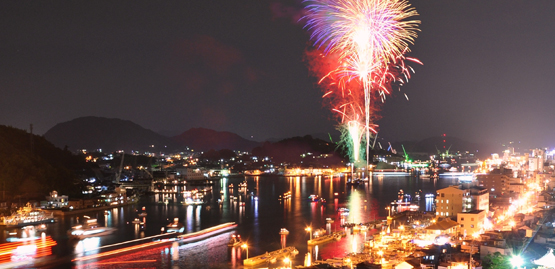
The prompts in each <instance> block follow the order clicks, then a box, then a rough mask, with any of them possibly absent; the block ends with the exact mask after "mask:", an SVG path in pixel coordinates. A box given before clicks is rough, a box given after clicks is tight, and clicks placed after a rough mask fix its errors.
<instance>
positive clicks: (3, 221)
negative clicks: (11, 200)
mask: <svg viewBox="0 0 555 269" xmlns="http://www.w3.org/2000/svg"><path fill="white" fill-rule="evenodd" d="M51 222H55V219H54V214H53V213H47V212H45V211H43V210H41V209H37V208H34V207H33V206H32V205H31V204H30V203H27V204H26V205H25V207H22V208H20V209H19V210H17V212H15V213H13V214H12V215H10V216H5V217H1V218H0V226H5V227H23V226H28V225H35V224H42V223H51Z"/></svg>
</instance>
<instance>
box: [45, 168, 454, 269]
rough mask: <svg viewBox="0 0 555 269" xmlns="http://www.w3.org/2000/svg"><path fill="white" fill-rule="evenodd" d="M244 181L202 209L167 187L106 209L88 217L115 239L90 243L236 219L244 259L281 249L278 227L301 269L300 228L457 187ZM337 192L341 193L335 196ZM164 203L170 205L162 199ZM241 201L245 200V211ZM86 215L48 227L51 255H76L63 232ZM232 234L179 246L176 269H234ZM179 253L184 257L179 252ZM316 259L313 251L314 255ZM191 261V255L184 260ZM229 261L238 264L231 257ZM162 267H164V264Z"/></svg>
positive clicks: (222, 186)
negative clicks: (208, 268) (401, 194)
mask: <svg viewBox="0 0 555 269" xmlns="http://www.w3.org/2000/svg"><path fill="white" fill-rule="evenodd" d="M244 180H245V178H225V179H222V180H219V181H217V182H216V184H214V186H213V190H212V192H211V193H207V194H206V196H205V200H206V201H207V204H205V205H203V206H185V205H183V204H181V201H183V200H184V198H183V194H181V193H180V192H181V191H183V190H184V189H183V188H182V187H169V188H168V189H171V190H176V191H177V192H178V193H177V194H176V193H173V194H167V193H166V194H156V195H153V196H149V197H144V198H143V199H141V201H140V202H139V203H138V204H136V205H129V206H126V207H121V208H114V209H110V210H108V211H109V213H110V214H109V215H107V216H106V215H104V211H99V212H94V213H88V214H87V215H89V216H91V217H93V218H97V219H98V222H99V224H100V225H106V226H110V227H115V228H117V229H118V232H117V233H115V234H112V235H107V236H103V237H101V238H97V239H95V240H97V242H98V244H99V245H101V246H103V245H108V244H113V243H117V242H121V241H126V240H131V239H135V238H138V237H145V236H151V235H156V234H159V233H160V228H161V227H163V226H165V225H167V224H168V223H169V222H170V221H171V220H173V219H174V218H179V221H180V222H182V223H184V225H185V229H186V232H194V231H198V230H201V229H205V228H208V227H211V226H214V225H217V224H220V223H225V222H230V221H234V222H236V223H239V226H238V227H237V230H236V231H237V232H238V233H239V234H240V235H241V237H242V238H243V239H244V240H247V242H248V244H249V256H256V255H260V254H263V253H265V252H269V251H273V250H276V249H279V248H280V247H281V242H280V235H279V231H280V229H281V228H286V229H287V230H289V231H290V234H289V235H288V236H287V237H286V243H287V245H288V246H291V245H293V246H295V247H296V248H297V249H298V250H299V255H297V257H296V258H295V259H294V261H293V264H294V265H295V264H296V265H299V264H302V263H303V260H304V255H305V253H307V252H308V247H307V243H306V241H307V240H308V239H309V235H308V233H307V232H305V230H304V229H305V228H306V227H307V226H312V227H313V228H314V229H317V228H326V229H330V230H332V231H335V230H339V229H342V228H341V227H340V225H341V222H342V219H341V218H340V215H339V214H338V212H337V209H338V208H340V207H347V208H349V209H350V215H349V216H347V217H346V218H345V219H343V221H346V222H354V223H362V222H369V221H373V220H375V219H377V218H380V217H381V218H384V217H385V216H387V210H386V209H385V207H386V206H388V205H389V203H390V202H391V201H393V200H394V199H396V197H397V192H398V191H399V189H403V190H404V191H405V193H414V192H416V191H418V190H422V196H424V195H425V194H426V193H435V187H436V186H437V187H438V188H442V187H447V186H449V185H452V184H455V183H456V179H453V178H440V179H439V180H434V179H417V178H414V177H405V176H403V177H395V176H387V177H384V176H380V177H374V178H373V179H372V181H371V183H364V184H361V185H359V186H358V188H355V187H351V186H347V185H346V180H347V177H341V178H329V177H312V178H307V177H289V178H286V177H258V176H257V177H246V181H247V184H248V185H247V188H248V191H247V192H239V189H238V184H239V183H241V182H242V181H244ZM229 184H233V185H234V186H233V188H229V187H228V186H229ZM194 188H196V187H187V190H190V189H194ZM221 190H223V194H221V193H220V191H221ZM287 191H291V193H292V197H291V198H290V199H284V200H279V199H278V196H279V195H283V194H284V193H285V192H287ZM251 193H252V195H251ZM335 193H337V194H338V195H337V196H336V195H335ZM311 194H317V195H319V196H320V197H323V198H324V199H326V200H327V203H326V204H324V205H322V204H321V203H315V202H310V201H309V200H308V196H309V195H311ZM168 197H169V198H171V200H169V199H167V198H168ZM233 197H237V201H235V200H232V198H233ZM255 197H257V199H255ZM218 199H221V201H222V203H221V204H219V203H218ZM164 201H168V203H167V204H165V203H163V202H164ZM159 202H162V203H159ZM240 202H244V205H242V204H241V203H240ZM428 202H429V201H428V199H425V200H423V201H422V203H423V206H425V208H426V209H427V210H428V209H429V208H430V207H429V203H428ZM143 206H145V207H146V212H147V213H148V215H147V217H146V218H145V220H146V227H145V231H139V232H138V231H137V226H136V225H135V224H132V223H131V221H132V220H133V219H134V218H137V217H138V213H139V212H140V211H141V210H140V209H141V208H142V207H143ZM83 215H85V214H79V215H73V216H66V217H61V218H60V219H59V220H58V222H57V223H53V224H49V225H48V233H49V234H51V235H52V237H53V238H54V239H55V240H56V241H57V242H58V244H59V245H58V246H57V247H56V248H55V250H54V251H55V253H57V254H58V255H60V256H64V255H68V254H69V253H73V252H74V251H76V249H77V248H76V247H77V245H78V244H79V243H77V245H75V244H71V243H69V242H68V241H67V230H69V229H70V228H71V226H72V225H76V224H77V218H80V220H82V219H83ZM326 218H332V219H333V220H335V221H334V223H331V224H330V225H326ZM229 236H230V233H225V234H222V235H218V236H216V237H214V238H218V239H214V238H211V239H209V240H204V241H201V242H198V243H191V244H186V245H182V246H180V247H179V251H180V255H179V259H180V261H181V260H187V261H189V263H184V264H183V266H184V267H180V268H187V266H189V264H191V267H189V268H194V266H195V265H194V263H190V262H191V261H198V262H201V260H203V259H210V260H213V261H214V262H215V263H217V264H225V266H226V267H228V266H229V267H235V265H237V266H239V265H240V264H241V263H242V262H241V260H240V259H238V258H237V257H240V256H241V255H243V257H244V255H245V253H244V251H243V250H242V249H240V248H239V249H228V247H227V241H228V240H229ZM365 236H366V235H364V234H352V233H350V231H348V235H347V236H346V237H345V238H344V239H343V240H341V241H338V242H336V241H333V242H331V243H329V244H326V245H322V246H319V247H318V251H317V254H318V258H319V259H327V258H333V257H342V256H344V255H345V254H347V253H348V252H351V251H352V250H353V249H357V250H359V251H360V249H361V246H362V245H363V243H364V241H365ZM83 247H84V245H83ZM79 248H82V247H81V246H80V247H79ZM184 249H185V250H187V251H183V253H182V250H184ZM200 249H203V251H200ZM168 251H169V252H168V254H167V255H169V256H164V255H166V252H165V251H161V252H157V253H158V254H157V255H160V257H157V258H155V259H156V260H157V262H159V263H160V264H159V265H160V266H161V268H171V267H172V266H173V263H172V262H171V261H172V256H171V253H170V252H171V247H169V248H168ZM141 253H142V252H141ZM314 254H316V253H314V252H313V255H314ZM189 255H191V257H190V258H187V257H189ZM211 255H212V256H211ZM126 256H127V255H126ZM233 257H235V258H237V259H232V258H233ZM313 258H316V257H313ZM162 261H164V262H163V263H162ZM144 266H149V267H150V266H151V265H149V264H146V263H145V264H144ZM180 266H181V265H180ZM139 267H140V266H139ZM157 267H158V266H157ZM197 268H198V267H197Z"/></svg>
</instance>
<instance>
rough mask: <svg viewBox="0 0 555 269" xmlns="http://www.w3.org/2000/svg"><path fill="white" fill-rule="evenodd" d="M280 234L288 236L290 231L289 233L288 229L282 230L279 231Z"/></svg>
mask: <svg viewBox="0 0 555 269" xmlns="http://www.w3.org/2000/svg"><path fill="white" fill-rule="evenodd" d="M279 234H280V235H288V234H289V231H288V230H287V229H285V228H281V230H280V231H279Z"/></svg>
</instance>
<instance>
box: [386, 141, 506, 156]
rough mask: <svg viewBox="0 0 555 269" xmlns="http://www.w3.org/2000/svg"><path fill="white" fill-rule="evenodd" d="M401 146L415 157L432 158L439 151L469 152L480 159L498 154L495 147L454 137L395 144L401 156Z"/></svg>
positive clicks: (394, 146)
mask: <svg viewBox="0 0 555 269" xmlns="http://www.w3.org/2000/svg"><path fill="white" fill-rule="evenodd" d="M443 141H445V142H443ZM401 145H403V146H404V147H405V150H406V151H407V152H408V153H409V156H410V155H411V153H412V154H413V155H423V156H430V155H433V154H437V153H438V150H439V151H441V152H445V151H446V150H449V152H450V153H455V152H466V151H468V152H469V153H474V154H475V155H476V156H477V157H479V158H487V157H489V156H490V155H491V153H494V152H496V149H495V148H494V147H491V146H488V145H484V144H479V143H472V142H468V141H465V140H463V139H460V138H457V137H452V136H446V137H444V136H437V137H430V138H426V139H423V140H420V141H403V142H396V143H393V148H395V149H396V150H397V152H398V153H399V154H403V149H402V147H401ZM444 147H445V148H444ZM411 157H413V156H411ZM414 157H416V156H414Z"/></svg>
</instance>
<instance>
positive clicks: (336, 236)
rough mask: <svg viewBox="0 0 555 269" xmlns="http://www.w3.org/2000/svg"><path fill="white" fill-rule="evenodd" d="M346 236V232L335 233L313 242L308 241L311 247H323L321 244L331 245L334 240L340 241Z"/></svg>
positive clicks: (315, 239)
mask: <svg viewBox="0 0 555 269" xmlns="http://www.w3.org/2000/svg"><path fill="white" fill-rule="evenodd" d="M344 236H345V231H339V232H334V233H332V234H328V235H324V236H320V237H317V238H314V239H312V240H308V241H307V244H308V245H309V246H315V245H321V244H325V243H329V242H330V241H332V240H337V241H339V240H341V238H342V237H344Z"/></svg>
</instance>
